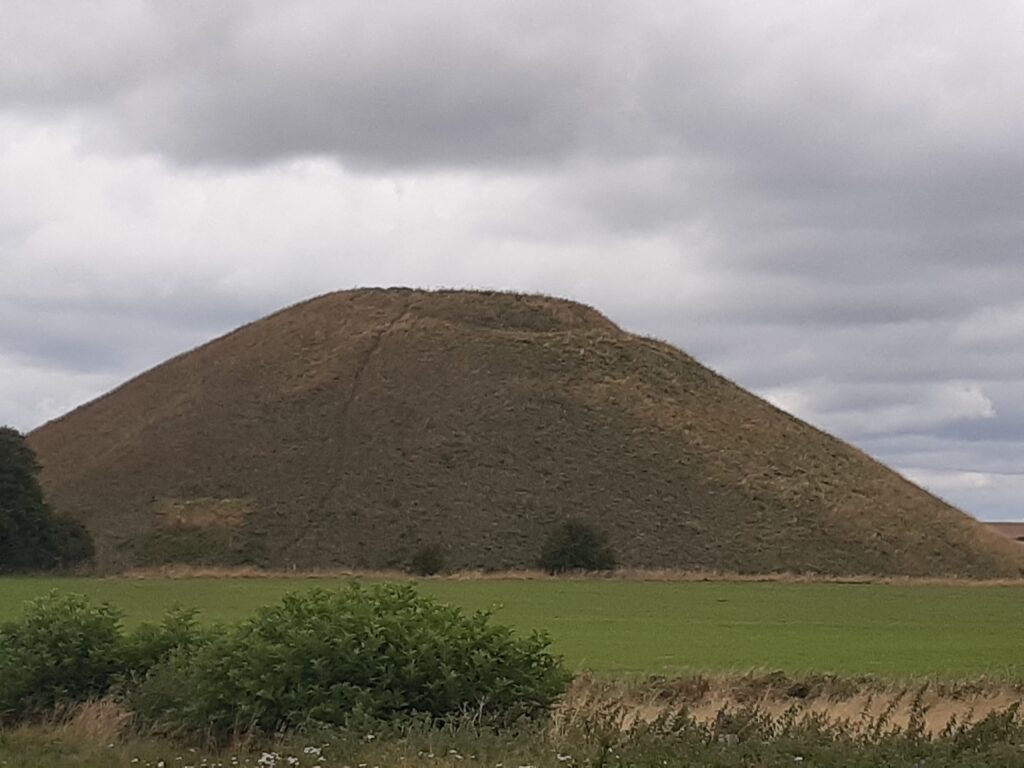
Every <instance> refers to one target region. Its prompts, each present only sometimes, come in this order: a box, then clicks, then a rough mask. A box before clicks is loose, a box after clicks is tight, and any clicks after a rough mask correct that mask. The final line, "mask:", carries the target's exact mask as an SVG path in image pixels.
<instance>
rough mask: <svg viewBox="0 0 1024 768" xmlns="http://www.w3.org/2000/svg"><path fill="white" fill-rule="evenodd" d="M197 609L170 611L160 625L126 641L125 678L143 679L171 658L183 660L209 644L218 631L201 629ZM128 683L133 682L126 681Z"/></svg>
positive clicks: (139, 631) (142, 629)
mask: <svg viewBox="0 0 1024 768" xmlns="http://www.w3.org/2000/svg"><path fill="white" fill-rule="evenodd" d="M196 613H197V611H196V610H195V609H194V608H182V607H180V606H177V607H174V608H171V610H169V611H168V612H167V615H166V616H165V617H164V619H163V621H161V622H160V623H159V624H143V625H141V626H140V627H138V628H137V629H136V630H135V631H134V632H132V633H131V634H130V635H128V636H127V637H126V638H125V639H124V644H123V649H122V659H123V666H122V671H123V673H124V675H125V677H126V678H131V679H134V680H141V679H143V678H144V677H145V676H146V675H147V674H148V673H149V671H150V670H151V669H152V668H153V667H155V666H156V665H157V664H160V663H162V662H166V661H167V660H169V659H170V658H171V656H172V654H180V655H182V656H183V657H184V656H187V655H189V654H191V653H194V652H195V651H196V650H198V649H199V648H200V647H201V646H203V645H205V644H207V643H209V642H210V641H211V640H212V639H213V637H214V636H215V634H216V633H217V632H218V631H223V630H217V629H205V630H204V629H201V628H200V627H199V623H198V622H197V621H196ZM125 682H130V681H129V680H128V679H126V681H125Z"/></svg>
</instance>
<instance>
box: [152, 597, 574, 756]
mask: <svg viewBox="0 0 1024 768" xmlns="http://www.w3.org/2000/svg"><path fill="white" fill-rule="evenodd" d="M548 643H549V641H548V640H547V638H546V637H544V636H542V635H538V634H532V635H530V636H528V637H516V636H514V635H513V634H512V632H511V630H509V629H508V628H506V627H502V626H496V625H492V624H491V623H490V622H489V617H488V615H487V614H484V613H476V614H473V615H465V614H463V613H462V612H461V611H460V610H459V609H457V608H453V607H450V606H447V605H444V604H440V603H436V602H434V601H432V600H429V599H426V598H422V597H419V596H418V595H417V594H416V592H415V590H414V589H413V588H412V587H410V586H407V585H385V586H377V587H373V588H370V589H364V588H361V587H359V586H358V585H351V586H349V587H347V588H345V589H341V590H336V591H324V590H313V591H310V592H305V593H301V594H291V595H288V596H286V597H285V598H284V599H283V600H282V602H281V603H280V604H279V605H277V606H274V607H270V608H265V609H262V610H261V611H259V613H258V614H257V615H256V616H255V617H254V618H252V619H250V620H248V621H245V622H243V623H242V624H240V625H238V626H237V627H234V628H232V629H230V630H228V631H226V632H225V633H223V634H222V635H221V636H219V637H216V638H214V639H213V640H212V641H211V642H210V643H209V644H207V645H204V646H202V647H201V648H199V649H198V650H197V651H196V652H195V653H194V654H187V655H186V654H183V653H181V652H172V653H171V654H170V656H169V658H167V660H166V661H164V662H162V663H159V664H157V665H156V666H155V667H154V668H153V669H152V671H151V672H150V674H149V676H148V677H147V678H146V679H145V680H144V681H143V682H142V684H141V685H140V687H139V689H138V691H137V694H136V695H135V696H134V697H133V699H132V704H133V708H134V709H135V710H136V712H137V713H138V714H139V715H140V716H141V717H142V719H143V721H144V722H148V723H150V724H152V725H155V726H160V727H162V728H163V729H164V730H178V731H185V732H192V733H203V734H206V735H209V736H212V737H214V738H219V739H224V738H227V737H229V736H230V735H231V734H232V733H237V732H240V731H253V732H259V733H273V732H276V731H278V730H283V729H290V728H294V727H299V726H303V725H307V724H310V723H323V724H329V725H344V724H346V723H352V722H353V721H354V720H360V719H365V718H370V719H390V718H395V717H402V716H412V715H420V716H427V717H431V718H444V717H447V716H451V715H455V714H458V713H461V712H466V711H473V712H475V713H477V714H478V715H479V716H480V718H481V719H482V720H486V721H488V722H498V723H502V722H508V721H511V720H514V719H516V718H518V717H520V716H531V715H536V714H539V713H541V712H544V711H546V710H547V708H548V707H549V706H550V705H551V703H552V702H553V701H554V699H555V698H556V697H557V696H558V695H560V694H561V693H562V692H563V691H564V689H565V686H566V685H567V684H568V681H569V677H570V676H569V675H568V673H566V672H565V670H564V669H563V667H562V665H561V661H560V660H559V659H557V658H556V657H554V656H552V655H551V654H550V653H549V652H548V650H547V648H548Z"/></svg>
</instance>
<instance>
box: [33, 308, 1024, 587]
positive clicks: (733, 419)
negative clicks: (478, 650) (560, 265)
mask: <svg viewBox="0 0 1024 768" xmlns="http://www.w3.org/2000/svg"><path fill="white" fill-rule="evenodd" d="M30 442H31V444H32V446H33V448H34V449H35V450H36V452H37V454H38V455H39V457H40V460H41V462H42V463H43V466H44V470H43V474H42V481H43V484H44V487H45V489H46V491H47V493H48V495H49V498H50V499H51V501H52V502H53V504H54V505H55V506H56V507H57V508H58V509H59V510H61V511H63V512H67V513H69V514H72V515H74V516H75V517H78V518H79V519H81V520H83V521H85V522H86V524H87V525H88V526H89V528H90V530H91V531H92V533H93V535H94V537H95V538H96V540H97V545H98V551H99V558H100V566H101V568H103V569H120V568H126V567H135V566H152V565H161V564H165V563H174V562H185V563H192V564H215V565H245V564H251V565H257V566H261V567H269V568H276V569H288V568H291V567H292V566H297V567H298V568H299V569H331V568H347V569H357V570H382V569H383V570H389V569H391V570H400V569H402V568H404V567H405V566H406V565H407V564H408V563H409V561H410V559H411V558H412V557H413V555H414V554H415V553H416V551H417V550H418V549H420V548H423V547H427V546H431V545H441V547H442V549H443V552H444V557H445V560H446V565H447V566H448V567H449V568H451V569H456V570H470V569H485V570H508V569H512V570H516V569H521V568H529V567H532V566H533V565H534V564H535V563H536V561H537V557H538V556H539V553H540V550H541V545H542V542H543V539H544V537H545V535H546V534H547V533H548V532H549V531H550V530H551V529H552V528H553V527H554V526H556V525H558V524H559V523H560V522H562V521H563V520H565V519H567V518H578V519H582V520H586V521H588V522H590V523H591V524H593V525H595V526H597V527H598V528H600V529H602V530H603V531H605V532H606V533H607V534H608V535H609V537H610V540H611V543H612V546H613V548H614V549H615V551H616V554H617V557H618V560H619V561H620V563H622V564H623V565H624V566H625V567H627V568H645V569H651V568H655V569H656V568H668V569H673V570H713V571H727V572H736V573H747V574H750V573H771V572H780V571H788V572H799V573H824V574H833V575H853V574H881V575H910V576H967V577H972V578H997V577H1016V576H1018V575H1020V573H1021V568H1022V566H1024V554H1022V551H1021V548H1020V547H1018V546H1016V545H1014V544H1013V542H1009V541H1007V540H1005V539H1004V538H1003V537H1000V536H998V534H995V533H993V532H991V531H988V530H986V529H985V528H983V527H982V526H980V525H978V524H977V523H976V522H974V521H973V520H971V519H970V518H968V517H967V516H965V515H963V514H961V513H960V512H959V511H957V510H955V509H953V508H952V507H950V506H948V505H946V504H944V503H943V502H942V501H940V500H939V499H936V498H935V497H933V496H931V495H929V494H927V493H925V492H924V491H922V490H921V489H920V488H917V487H916V486H914V485H912V484H911V483H909V482H907V481H906V480H904V479H903V478H902V477H900V476H899V475H897V474H895V473H893V472H891V471H890V470H888V469H887V468H885V467H883V466H882V465H880V464H878V463H877V462H875V461H873V460H872V459H870V458H869V457H867V456H865V455H864V454H863V453H861V452H860V451H858V450H856V449H854V448H852V447H851V446H849V445H847V444H845V443H843V442H841V441H839V440H836V439H835V438H832V437H830V436H828V435H826V434H824V433H822V432H820V431H818V430H816V429H814V428H813V427H811V426H809V425H807V424H805V423H803V422H801V421H799V420H798V419H795V418H793V417H791V416H789V415H787V414H785V413H783V412H781V411H779V410H778V409H776V408H774V407H772V406H771V405H769V404H767V403H765V402H764V401H762V400H760V399H758V398H757V397H755V396H753V395H751V394H750V393H748V392H745V391H744V390H742V389H740V388H738V387H736V386H735V385H733V384H732V383H730V382H729V381H727V380H725V379H723V378H722V377H720V376H718V375H716V374H715V373H713V372H711V371H709V370H708V369H706V368H704V367H702V366H700V365H699V364H698V363H696V362H695V361H694V360H693V359H692V358H690V357H689V356H687V355H685V354H684V353H682V352H680V351H678V350H675V349H673V348H672V347H670V346H668V345H666V344H663V343H661V342H656V341H652V340H650V339H645V338H640V337H637V336H634V335H631V334H628V333H625V332H624V331H622V330H620V329H618V328H617V327H616V326H614V325H613V324H612V323H611V322H609V321H608V320H607V319H605V318H604V317H602V316H601V315H600V314H599V313H597V312H596V311H594V310H593V309H590V308H588V307H583V306H581V305H578V304H574V303H571V302H566V301H561V300H556V299H549V298H544V297H538V296H518V295H512V294H494V293H473V292H450V291H449V292H438V293H425V292H418V291H408V290H363V291H350V292H343V293H335V294H329V295H327V296H322V297H319V298H317V299H313V300H310V301H308V302H304V303H302V304H299V305H296V306H294V307H291V308H288V309H286V310H283V311H281V312H278V313H277V314H274V315H271V316H270V317H267V318H264V319H263V320H259V321H257V322H254V323H251V324H249V325H247V326H244V327H243V328H240V329H238V330H237V331H235V332H233V333H231V334H228V335H227V336H224V337H222V338H220V339H217V340H215V341H213V342H210V343H209V344H206V345H204V346H202V347H200V348H198V349H196V350H193V351H192V352H189V353H186V354H183V355H180V356H178V357H176V358H174V359H172V360H170V361H168V362H167V363H164V364H163V365H161V366H158V367H157V368H155V369H153V370H151V371H149V372H147V373H145V374H143V375H142V376H139V377H138V378H136V379H133V380H132V381H130V382H128V383H126V384H125V385H123V386H121V387H119V388H118V389H116V390H114V391H113V392H111V393H109V394H108V395H106V396H104V397H102V398H100V399H98V400H96V401H94V402H92V403H90V404H88V405H86V406H83V407H82V408H79V409H78V410H76V411H74V412H72V413H70V414H68V415H66V416H64V417H62V418H61V419H58V420H56V421H54V422H51V423H50V424H47V425H45V426H44V427H42V428H41V429H39V430H37V431H35V432H33V433H32V434H31V435H30ZM224 510H230V512H231V515H230V517H231V519H230V520H228V519H225V520H220V519H219V518H218V517H217V515H219V514H220V513H221V512H223V511H224Z"/></svg>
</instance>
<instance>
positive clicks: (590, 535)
mask: <svg viewBox="0 0 1024 768" xmlns="http://www.w3.org/2000/svg"><path fill="white" fill-rule="evenodd" d="M539 565H540V567H541V568H543V569H544V570H545V571H547V572H548V573H564V572H565V571H610V570H613V569H614V568H615V555H614V554H613V553H612V550H611V547H610V546H609V545H608V539H607V537H606V536H605V535H604V534H603V533H601V532H600V531H598V530H597V529H595V528H594V527H593V526H591V525H588V524H587V523H584V522H582V521H580V520H567V521H566V522H564V523H562V524H561V525H560V526H558V527H557V528H555V530H553V531H552V532H551V534H550V535H549V536H548V538H547V539H546V540H545V542H544V548H543V549H542V550H541V556H540V560H539Z"/></svg>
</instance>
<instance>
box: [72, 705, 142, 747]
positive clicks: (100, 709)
mask: <svg viewBox="0 0 1024 768" xmlns="http://www.w3.org/2000/svg"><path fill="white" fill-rule="evenodd" d="M133 718H134V715H133V714H132V713H131V712H129V711H128V710H126V709H125V708H124V707H122V706H121V705H120V704H119V703H118V702H116V701H114V700H113V699H94V700H92V701H86V702H82V703H81V704H77V705H75V706H74V707H73V708H72V709H71V711H70V712H69V713H68V714H67V715H66V716H65V718H64V719H63V723H62V728H63V730H64V731H66V732H67V733H68V734H69V735H70V736H72V737H73V738H74V739H75V740H76V741H83V742H87V743H90V744H114V743H116V742H118V741H119V740H121V738H122V737H123V736H125V735H126V733H127V731H128V728H129V726H130V725H131V723H132V720H133Z"/></svg>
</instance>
